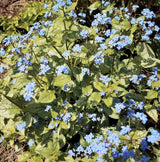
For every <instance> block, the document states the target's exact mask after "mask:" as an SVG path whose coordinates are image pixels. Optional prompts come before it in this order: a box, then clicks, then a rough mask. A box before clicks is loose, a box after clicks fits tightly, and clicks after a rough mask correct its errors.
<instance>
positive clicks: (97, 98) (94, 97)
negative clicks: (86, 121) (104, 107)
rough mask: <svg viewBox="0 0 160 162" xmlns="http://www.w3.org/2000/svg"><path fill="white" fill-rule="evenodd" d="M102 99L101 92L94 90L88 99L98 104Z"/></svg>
mask: <svg viewBox="0 0 160 162" xmlns="http://www.w3.org/2000/svg"><path fill="white" fill-rule="evenodd" d="M100 101H101V95H100V93H99V92H93V93H92V94H91V96H90V97H89V99H88V102H89V103H93V104H97V103H99V102H100Z"/></svg>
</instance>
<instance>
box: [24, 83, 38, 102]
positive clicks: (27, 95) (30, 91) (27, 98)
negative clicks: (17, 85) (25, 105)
mask: <svg viewBox="0 0 160 162" xmlns="http://www.w3.org/2000/svg"><path fill="white" fill-rule="evenodd" d="M35 86H36V83H35V82H31V83H28V84H27V85H26V87H25V89H26V91H27V92H26V93H24V95H23V97H24V99H25V101H31V97H32V96H33V91H34V87H35Z"/></svg>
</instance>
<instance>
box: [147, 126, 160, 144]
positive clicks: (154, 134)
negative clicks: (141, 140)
mask: <svg viewBox="0 0 160 162" xmlns="http://www.w3.org/2000/svg"><path fill="white" fill-rule="evenodd" d="M150 132H151V135H149V136H148V139H147V141H148V142H151V143H152V144H154V143H155V142H156V141H159V140H160V133H159V132H158V131H157V130H154V129H150Z"/></svg>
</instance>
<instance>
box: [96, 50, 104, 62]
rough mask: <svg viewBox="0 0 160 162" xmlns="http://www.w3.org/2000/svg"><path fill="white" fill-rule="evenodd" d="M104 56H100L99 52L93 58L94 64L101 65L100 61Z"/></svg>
mask: <svg viewBox="0 0 160 162" xmlns="http://www.w3.org/2000/svg"><path fill="white" fill-rule="evenodd" d="M103 57H104V55H103V54H102V52H101V51H99V52H98V53H97V54H96V55H95V56H94V62H95V64H98V65H100V64H102V59H103Z"/></svg>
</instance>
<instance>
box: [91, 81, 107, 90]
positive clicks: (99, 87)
mask: <svg viewBox="0 0 160 162" xmlns="http://www.w3.org/2000/svg"><path fill="white" fill-rule="evenodd" d="M93 85H94V87H95V88H96V89H97V90H99V91H105V89H106V86H105V85H104V84H103V83H101V82H93Z"/></svg>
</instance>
